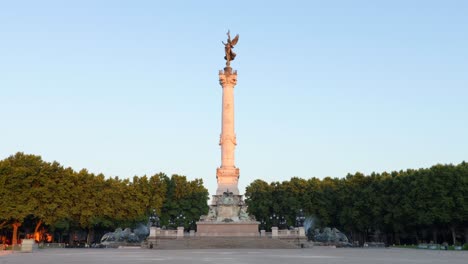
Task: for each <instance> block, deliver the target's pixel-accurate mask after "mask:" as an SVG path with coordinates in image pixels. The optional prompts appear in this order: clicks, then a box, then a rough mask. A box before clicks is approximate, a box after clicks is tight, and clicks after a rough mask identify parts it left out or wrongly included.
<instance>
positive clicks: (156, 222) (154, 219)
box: [149, 209, 160, 227]
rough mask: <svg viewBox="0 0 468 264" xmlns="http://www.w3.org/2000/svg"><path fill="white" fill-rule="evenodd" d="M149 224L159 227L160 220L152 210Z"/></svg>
mask: <svg viewBox="0 0 468 264" xmlns="http://www.w3.org/2000/svg"><path fill="white" fill-rule="evenodd" d="M149 222H150V224H151V226H155V227H159V226H160V219H159V216H158V214H157V213H156V209H153V210H152V212H151V215H150V217H149Z"/></svg>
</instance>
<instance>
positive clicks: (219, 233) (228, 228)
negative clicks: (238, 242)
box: [197, 221, 259, 237]
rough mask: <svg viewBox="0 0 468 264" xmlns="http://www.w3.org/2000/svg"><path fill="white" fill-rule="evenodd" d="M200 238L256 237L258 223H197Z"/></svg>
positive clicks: (257, 234)
mask: <svg viewBox="0 0 468 264" xmlns="http://www.w3.org/2000/svg"><path fill="white" fill-rule="evenodd" d="M197 236H200V237H258V236H259V233H258V222H255V221H252V222H237V223H236V222H231V223H223V222H197Z"/></svg>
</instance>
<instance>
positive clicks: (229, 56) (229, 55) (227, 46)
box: [222, 30, 239, 67]
mask: <svg viewBox="0 0 468 264" xmlns="http://www.w3.org/2000/svg"><path fill="white" fill-rule="evenodd" d="M227 36H228V39H227V43H224V41H222V43H223V44H224V52H225V53H226V56H224V59H225V60H226V67H230V65H231V61H233V60H234V59H235V58H236V53H234V51H232V49H233V48H234V46H235V45H236V44H237V42H238V41H239V34H237V35H236V37H235V38H234V39H232V40H231V34H230V31H229V30H228V32H227Z"/></svg>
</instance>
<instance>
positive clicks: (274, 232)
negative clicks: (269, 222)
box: [271, 226, 278, 238]
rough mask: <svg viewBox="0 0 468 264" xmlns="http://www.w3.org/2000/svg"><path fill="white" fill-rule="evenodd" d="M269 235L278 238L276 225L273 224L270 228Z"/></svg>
mask: <svg viewBox="0 0 468 264" xmlns="http://www.w3.org/2000/svg"><path fill="white" fill-rule="evenodd" d="M271 237H272V238H278V227H277V226H273V227H272V228H271Z"/></svg>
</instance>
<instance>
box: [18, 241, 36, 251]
mask: <svg viewBox="0 0 468 264" xmlns="http://www.w3.org/2000/svg"><path fill="white" fill-rule="evenodd" d="M34 249H37V245H36V242H35V241H34V239H23V242H22V244H21V252H27V253H32V252H33V250H34Z"/></svg>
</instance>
